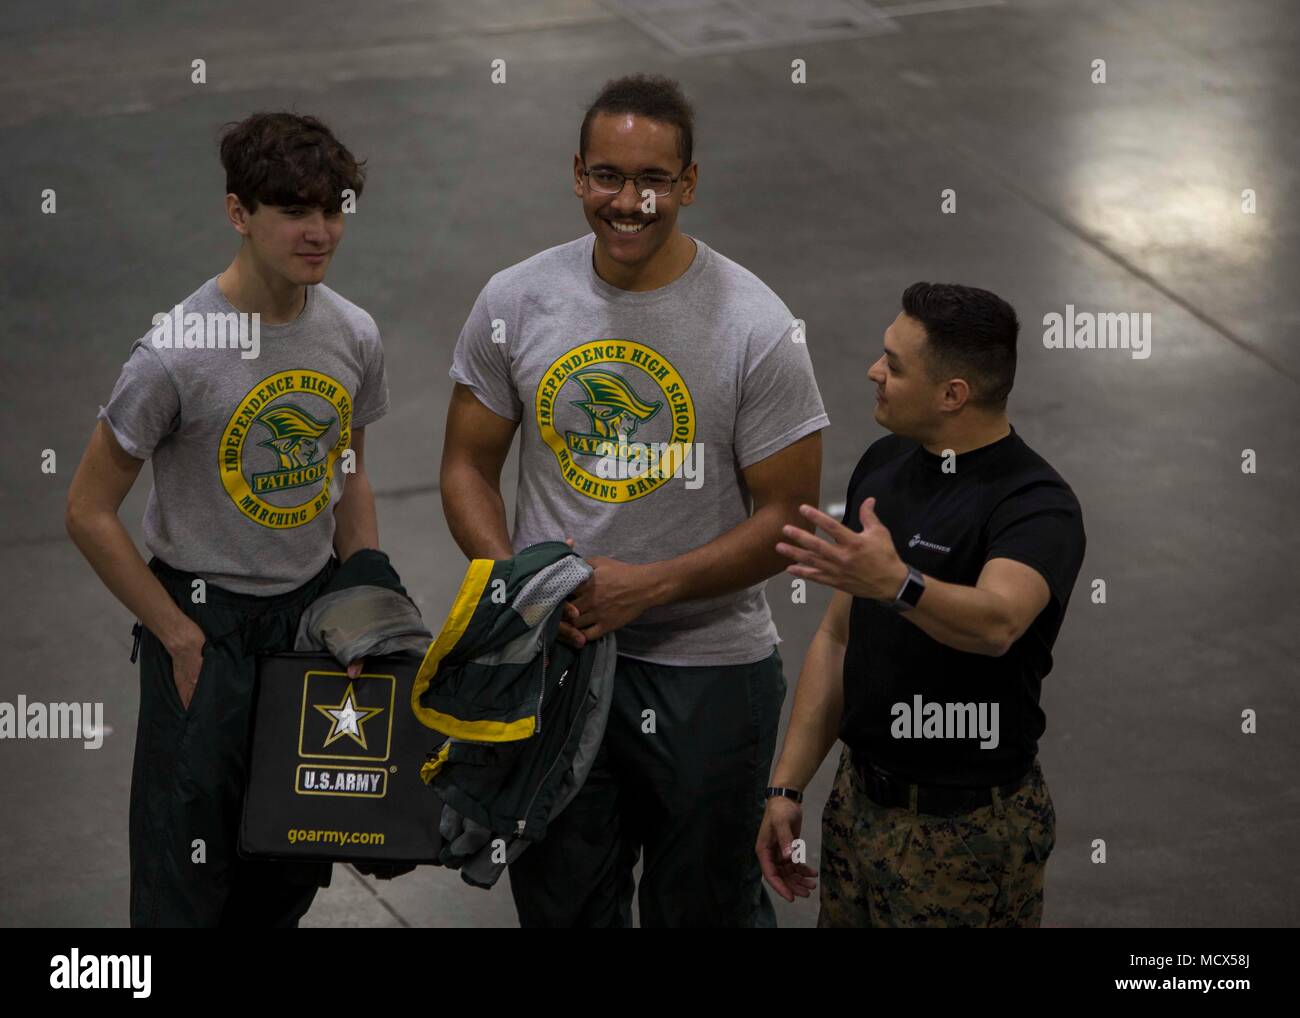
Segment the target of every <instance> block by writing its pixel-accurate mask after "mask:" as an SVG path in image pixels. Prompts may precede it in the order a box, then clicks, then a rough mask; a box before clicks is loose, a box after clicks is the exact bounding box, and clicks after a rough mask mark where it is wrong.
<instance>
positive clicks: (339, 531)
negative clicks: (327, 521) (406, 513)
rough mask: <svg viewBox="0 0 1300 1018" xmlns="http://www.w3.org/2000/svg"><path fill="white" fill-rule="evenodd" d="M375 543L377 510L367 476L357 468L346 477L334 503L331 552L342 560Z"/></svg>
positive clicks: (376, 539)
mask: <svg viewBox="0 0 1300 1018" xmlns="http://www.w3.org/2000/svg"><path fill="white" fill-rule="evenodd" d="M378 547H379V514H378V512H376V511H375V492H374V489H373V488H371V487H370V476H369V474H367V473H366V472H365V471H364V470H358V471H357V472H356V473H355V474H353V475H352V476H351V477H349V478H348V481H347V486H346V487H345V488H344V489H343V498H342V499H340V500H339V503H338V505H337V506H335V507H334V553H335V554H336V555H338V557H339V561H340V562H346V561H347V560H348V559H349V558H350V557H351V556H352V555H353V554H355V553H356V552H358V551H360V550H361V549H362V548H375V549H377V548H378Z"/></svg>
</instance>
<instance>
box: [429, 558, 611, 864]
mask: <svg viewBox="0 0 1300 1018" xmlns="http://www.w3.org/2000/svg"><path fill="white" fill-rule="evenodd" d="M591 573H592V569H591V566H589V565H588V564H587V563H586V562H584V561H583V560H582V558H581V557H579V556H578V555H576V554H574V553H573V551H572V549H570V548H569V546H568V545H567V544H565V543H564V542H562V541H546V542H543V543H541V544H535V545H532V546H530V547H528V548H525V549H523V550H522V551H520V552H518V553H517V554H516V555H515V556H514V557H513V558H510V559H502V560H496V561H494V560H492V559H475V560H474V561H472V562H471V563H470V564H469V566H468V568H467V569H466V570H465V576H464V579H463V580H462V581H461V585H460V590H459V592H458V593H457V594H456V600H455V603H454V604H453V605H452V608H451V612H450V613H449V614H448V616H447V620H446V622H445V623H444V624H443V627H442V630H441V632H439V634H438V636H437V638H436V639H434V641H433V643H432V644H431V645H430V646H429V649H428V651H427V652H426V654H425V655H424V660H423V662H422V663H421V665H420V670H419V672H418V673H417V675H416V678H415V684H414V687H413V688H412V691H411V709H412V711H414V713H415V715H416V717H418V718H419V719H420V721H421V722H423V723H424V724H425V725H426V726H428V727H429V728H430V729H432V730H433V731H435V732H438V733H440V734H441V735H445V736H447V738H446V740H445V741H443V742H442V744H441V746H440V747H439V748H438V749H437V751H436V752H434V753H433V754H431V756H430V758H429V760H428V761H427V762H426V763H425V765H424V767H423V768H422V770H421V775H420V776H421V777H422V778H423V779H424V781H425V782H426V783H427V784H428V785H429V786H430V787H431V788H432V789H433V790H434V792H436V793H437V796H438V798H439V800H441V802H442V804H443V807H444V808H443V813H442V820H441V831H442V837H443V844H442V847H441V854H440V859H441V861H442V862H443V864H444V865H448V866H453V867H460V868H461V875H462V877H463V879H464V880H465V881H466V882H467V883H470V884H474V885H475V886H480V887H490V886H492V884H493V883H495V881H496V879H497V878H498V877H499V876H500V874H501V872H502V870H503V869H504V867H505V865H506V864H507V863H509V862H511V861H513V860H514V859H515V858H516V857H517V856H518V855H519V853H521V852H522V851H523V850H524V849H525V848H526V847H527V845H528V844H529V843H531V842H534V841H540V840H541V839H542V838H543V837H544V836H545V834H546V828H547V824H548V823H549V822H550V821H551V820H552V819H554V817H556V816H557V815H559V813H560V811H561V810H562V809H564V807H565V806H566V805H568V803H569V801H570V800H571V799H572V798H573V796H574V795H576V794H577V792H578V789H579V788H581V787H582V783H583V781H585V780H586V777H587V773H588V771H589V770H590V769H591V763H592V760H593V759H594V757H595V755H596V750H597V749H599V747H600V743H601V740H602V739H603V738H604V733H605V722H606V720H607V719H608V717H609V704H610V697H611V695H612V691H613V679H614V661H615V657H616V656H617V653H618V652H617V644H616V642H615V636H614V634H612V633H610V634H606V635H605V636H602V637H601V638H600V639H598V640H594V641H590V642H588V643H587V644H586V645H584V646H583V647H582V648H581V649H575V648H573V647H570V646H569V645H568V644H565V643H561V642H559V641H558V640H557V639H556V636H557V634H558V632H559V627H560V620H561V618H562V616H563V604H564V601H565V599H566V598H567V597H568V596H569V594H571V593H572V592H573V590H574V588H575V587H577V586H578V585H579V584H581V583H582V582H583V581H584V580H586V579H587V577H589V576H590V575H591Z"/></svg>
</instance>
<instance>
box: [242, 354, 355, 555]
mask: <svg viewBox="0 0 1300 1018" xmlns="http://www.w3.org/2000/svg"><path fill="white" fill-rule="evenodd" d="M250 435H251V436H254V439H255V440H254V441H253V442H249V441H248V439H249V436H250ZM331 436H333V441H332V442H331V441H330V438H331ZM351 441H352V398H351V396H349V395H348V391H347V389H346V388H344V387H343V385H342V384H341V383H340V382H339V381H338V380H337V379H334V378H331V377H330V376H329V375H325V374H321V373H320V372H319V371H308V370H306V369H302V368H300V369H295V370H292V371H279V372H276V373H275V374H274V375H269V376H267V377H266V378H263V379H262V380H261V381H260V382H258V383H257V384H256V385H255V386H253V388H252V389H250V390H249V391H248V393H247V394H246V395H245V396H244V398H243V399H241V400H240V401H239V405H238V407H237V408H236V409H235V412H234V413H233V414H232V415H231V417H230V421H229V423H227V425H226V429H225V431H224V432H223V433H222V435H221V443H220V445H218V447H217V468H218V471H219V472H220V475H221V484H222V486H223V487H224V488H225V489H226V493H227V494H228V495H229V496H230V498H231V501H233V502H234V503H235V507H236V508H237V509H238V510H239V511H240V512H241V513H243V514H244V516H246V517H247V518H248V519H250V520H252V521H253V522H254V523H258V524H261V525H262V526H264V527H270V528H271V529H274V530H285V529H290V528H292V527H301V526H302V525H303V524H305V523H310V522H311V521H312V520H314V519H315V518H316V517H317V516H319V515H320V513H321V512H322V511H323V510H325V509H326V508H328V506H329V505H330V502H331V501H332V500H333V498H334V496H335V494H337V493H336V492H335V491H334V490H333V488H334V483H333V482H334V461H335V460H337V459H338V457H339V455H340V454H341V453H342V452H343V450H344V449H346V448H347V447H348V443H349V442H351ZM303 489H305V494H306V497H305V498H303V494H304V491H303Z"/></svg>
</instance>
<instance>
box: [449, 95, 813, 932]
mask: <svg viewBox="0 0 1300 1018" xmlns="http://www.w3.org/2000/svg"><path fill="white" fill-rule="evenodd" d="M691 119H692V118H691V110H690V106H689V105H688V104H687V102H686V100H685V98H684V97H683V96H682V95H681V92H680V91H679V89H678V88H677V86H676V84H675V83H673V82H670V81H667V80H665V79H661V78H642V77H634V78H626V79H622V80H620V81H615V82H610V83H609V84H608V85H607V86H606V87H605V89H604V91H603V92H602V93H601V95H600V96H599V97H598V98H597V100H596V101H595V103H594V104H593V105H592V107H591V109H590V110H589V111H588V113H587V116H586V118H585V120H584V122H583V126H582V132H581V137H580V148H579V153H578V155H576V156H575V158H574V190H575V193H576V195H577V196H578V197H579V198H580V199H581V200H582V203H583V209H584V212H585V214H586V217H587V221H588V223H589V225H590V226H591V231H592V232H591V234H589V235H588V236H585V237H583V238H581V239H579V240H575V241H572V242H571V243H568V244H561V245H560V246H558V247H554V248H551V249H549V250H547V251H543V252H542V253H540V254H538V255H536V256H534V257H532V258H530V259H528V260H527V261H524V262H521V263H520V264H518V265H515V266H512V267H511V268H508V269H506V270H504V271H502V272H499V273H497V274H496V275H495V276H493V277H492V279H491V280H490V281H489V282H488V284H487V286H486V287H484V289H483V291H482V293H480V294H479V297H478V300H477V301H476V302H475V304H474V308H473V310H472V311H471V312H470V316H469V319H468V321H467V322H466V323H465V327H464V329H463V331H462V332H461V335H460V339H459V341H458V342H457V344H456V350H455V354H454V358H453V363H452V368H451V377H452V378H453V379H454V380H455V381H456V383H457V384H456V386H455V388H454V390H453V395H452V403H451V408H450V411H449V415H448V422H447V433H446V441H445V445H444V448H443V461H442V477H441V490H442V495H443V506H444V509H445V511H446V514H447V520H448V523H449V526H450V528H451V531H452V534H453V536H454V537H455V539H456V541H457V543H458V544H459V545H460V547H461V549H462V550H463V551H464V552H465V553H466V554H467V555H469V556H470V557H471V558H494V559H500V558H509V557H511V555H513V554H514V552H516V551H519V550H520V549H522V548H525V547H527V546H528V545H530V544H535V543H537V542H540V541H548V540H551V541H553V540H566V539H571V540H572V541H573V547H574V550H575V551H576V552H577V553H578V554H580V555H582V556H583V557H584V558H585V559H586V560H587V562H588V563H589V564H591V565H592V566H593V567H594V568H595V574H594V575H593V576H592V577H591V578H589V579H588V581H587V582H586V583H584V584H583V585H582V587H580V588H578V590H577V591H576V592H575V595H574V596H573V598H572V600H571V602H570V603H569V605H568V606H567V609H566V610H567V615H568V618H567V621H566V623H565V624H564V626H563V627H562V637H561V638H563V639H566V640H569V641H570V642H573V643H575V644H578V645H580V644H581V643H582V642H583V641H585V640H588V639H596V638H598V637H599V636H601V635H603V634H604V633H607V632H612V633H615V634H616V636H615V638H616V640H617V645H618V652H619V657H618V673H617V676H616V679H615V686H614V702H613V706H612V708H611V712H610V717H609V723H608V727H607V729H606V734H605V739H604V743H603V745H602V747H601V749H600V752H599V754H598V756H597V758H596V762H595V765H594V766H593V768H592V771H591V774H590V776H589V777H588V779H587V781H586V784H585V785H584V787H583V789H582V791H581V792H580V793H579V795H578V797H577V798H576V799H575V800H574V801H573V802H572V803H571V804H570V805H569V806H568V807H566V809H565V810H564V812H563V813H562V814H561V815H560V816H559V817H558V819H557V820H556V821H555V822H554V823H552V824H551V825H550V826H549V828H548V832H547V835H546V837H545V838H544V839H543V840H542V841H540V842H539V843H537V844H536V845H532V846H530V848H529V850H528V851H527V852H525V853H524V854H523V855H522V856H520V857H519V859H518V860H517V861H516V862H514V863H513V864H512V865H511V867H510V883H511V889H512V892H513V894H514V897H515V903H516V906H517V908H518V911H519V918H520V922H521V923H522V924H523V925H526V926H530V925H548V926H561V925H627V924H629V923H630V915H631V898H632V867H633V865H634V864H635V862H636V860H637V857H638V855H639V854H640V853H641V852H642V851H644V852H645V865H644V874H643V877H642V880H641V889H640V895H639V902H640V908H641V922H642V924H643V925H646V926H663V925H671V926H688V925H732V926H765V925H766V926H770V925H773V924H774V922H775V919H774V915H773V911H772V906H771V902H770V901H769V900H768V898H767V896H766V893H765V892H764V890H763V887H762V881H761V878H760V874H759V869H758V866H757V862H756V858H755V856H754V851H753V847H754V841H755V838H756V836H757V832H758V824H759V820H760V818H761V816H762V813H763V797H764V788H765V785H766V779H767V775H768V768H769V765H770V762H771V757H772V752H773V748H774V744H775V738H776V729H777V722H778V719H779V715H780V710H781V705H782V702H783V700H784V696H785V680H784V676H783V674H782V668H781V659H780V655H779V654H778V653H777V650H776V644H777V643H778V642H779V639H780V638H779V637H778V636H777V633H776V629H775V627H774V626H773V624H772V617H771V613H770V611H769V609H768V605H767V601H766V599H765V597H764V593H763V585H764V582H765V581H766V580H767V579H768V577H770V576H773V575H775V574H777V573H779V572H781V571H782V569H783V568H784V566H785V564H786V563H785V560H784V559H783V558H782V557H781V556H780V555H778V554H777V553H776V551H775V546H776V544H777V543H778V542H779V541H781V540H782V531H781V528H782V526H783V525H785V524H793V525H796V526H806V524H805V523H804V522H803V520H802V517H801V516H800V515H799V511H798V507H799V504H800V503H801V502H811V503H816V502H817V501H818V495H819V487H820V474H821V437H820V430H821V429H822V428H824V427H826V426H827V425H828V424H829V423H830V422H829V419H828V418H827V416H826V414H825V412H824V409H823V406H822V401H821V397H820V394H819V393H818V390H817V384H816V381H815V379H814V377H813V371H812V365H811V362H810V359H809V356H808V351H807V347H806V346H805V345H804V343H803V341H802V340H803V336H802V326H801V324H800V323H798V322H797V321H796V320H795V316H794V315H793V314H792V313H791V312H790V309H789V308H787V307H786V306H785V305H784V304H783V303H782V302H781V300H780V299H779V298H778V297H777V296H776V295H775V294H774V293H772V291H771V290H769V289H768V288H767V287H766V286H765V285H764V284H763V283H762V282H761V281H760V280H759V279H758V278H757V277H755V276H754V275H753V274H752V273H750V272H748V271H746V270H745V269H743V268H742V267H741V266H739V265H737V264H736V263H735V262H732V261H731V260H729V259H727V258H725V257H724V256H723V255H721V254H719V253H718V252H716V251H713V250H712V249H711V248H709V247H708V246H707V245H706V244H704V243H703V242H702V241H699V240H697V239H694V238H692V237H689V236H687V235H686V234H684V233H682V231H681V229H680V228H679V226H678V224H677V213H678V209H679V208H680V207H683V206H686V205H689V204H691V203H692V202H693V201H694V198H695V187H696V181H697V167H696V165H695V163H694V162H693V161H692V157H691V146H692V138H691V134H692V123H691ZM629 184H631V185H632V186H630V187H629V186H628V185H629ZM516 430H519V431H520V432H521V438H520V451H519V488H518V496H517V499H516V505H515V518H514V528H513V540H512V539H511V532H510V531H509V530H508V529H507V526H506V513H505V506H504V503H503V500H502V498H501V493H500V488H499V480H500V470H501V465H502V462H503V461H504V460H505V457H506V454H507V453H508V451H509V448H510V445H511V442H512V440H513V436H514V433H515V431H516Z"/></svg>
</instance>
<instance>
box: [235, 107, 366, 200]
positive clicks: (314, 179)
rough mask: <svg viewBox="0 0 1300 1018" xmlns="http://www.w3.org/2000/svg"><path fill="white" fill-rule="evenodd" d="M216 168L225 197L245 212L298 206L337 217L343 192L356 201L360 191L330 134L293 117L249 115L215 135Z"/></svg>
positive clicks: (357, 173)
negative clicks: (218, 145) (232, 197)
mask: <svg viewBox="0 0 1300 1018" xmlns="http://www.w3.org/2000/svg"><path fill="white" fill-rule="evenodd" d="M221 165H222V166H223V167H225V170H226V193H227V194H233V195H236V196H237V197H238V198H239V201H240V203H241V204H242V205H243V206H244V208H246V209H248V211H249V212H256V211H257V206H258V203H259V202H264V203H266V204H267V205H304V206H308V207H311V208H323V209H325V210H326V211H327V212H337V211H338V210H339V209H340V208H342V206H343V189H344V188H348V187H350V188H352V190H353V191H354V192H355V193H356V195H357V197H358V198H359V197H361V189H362V187H363V186H364V185H365V180H366V172H365V162H364V161H363V162H360V163H358V162H357V161H356V159H354V158H353V156H352V153H351V152H349V151H348V150H347V149H346V148H345V147H344V146H343V145H342V144H341V143H340V142H339V140H338V139H337V138H335V137H334V133H333V132H332V131H331V130H330V129H329V128H328V127H326V126H325V125H324V124H323V123H321V122H320V121H319V120H317V119H316V118H315V117H309V116H304V115H301V114H298V113H254V114H253V115H252V116H249V117H247V118H245V119H244V120H241V121H239V122H238V123H229V124H226V125H225V126H224V127H223V128H222V130H221Z"/></svg>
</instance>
